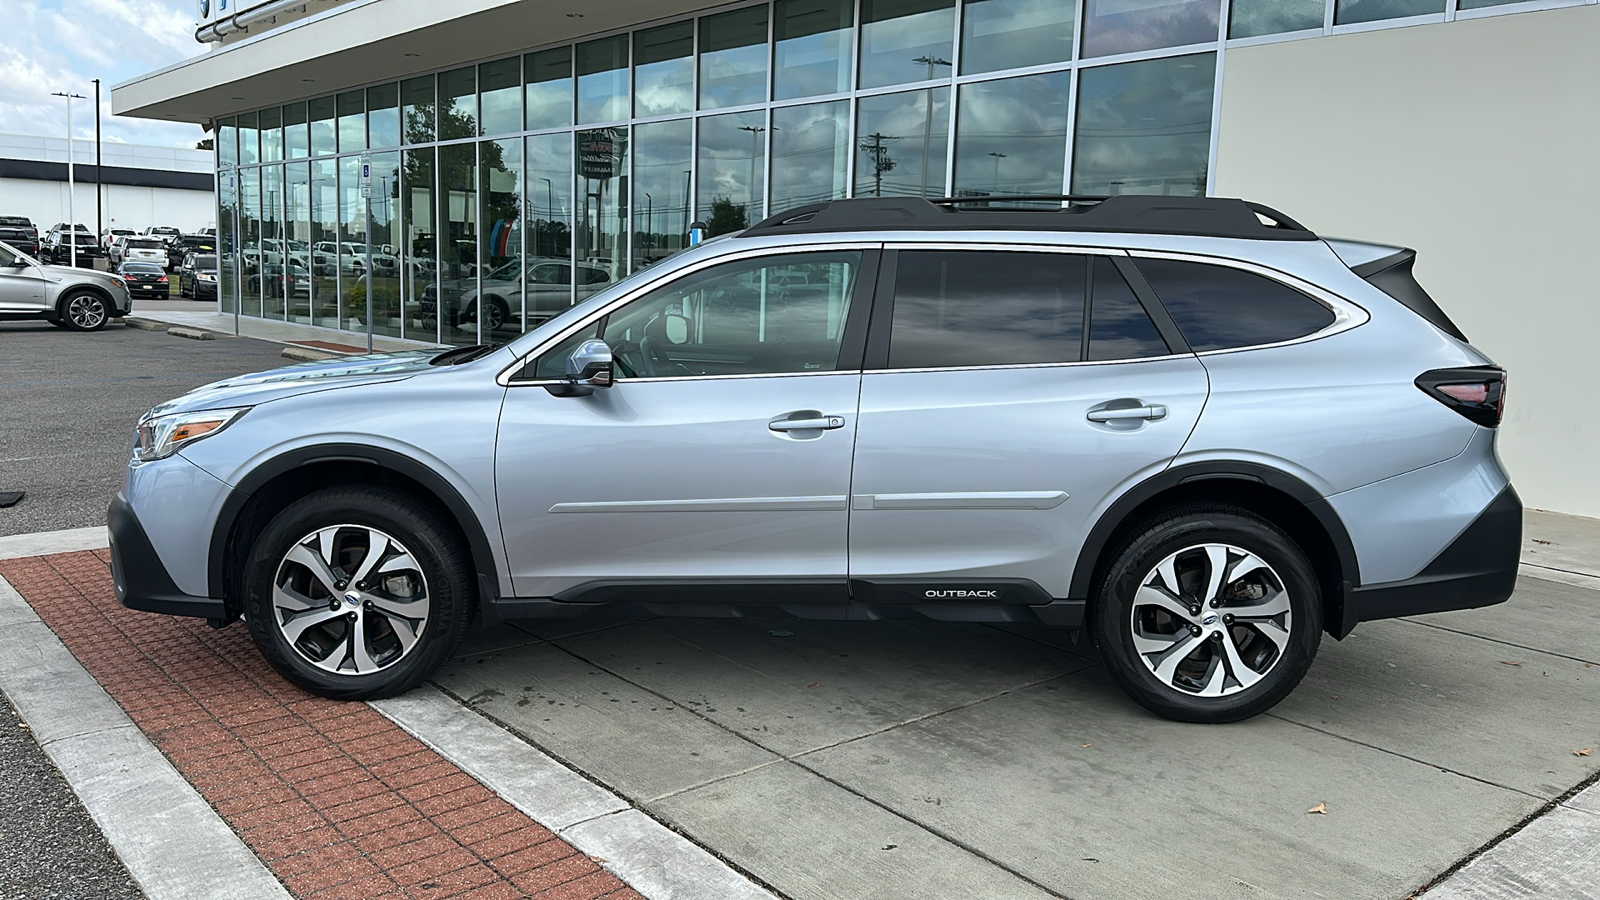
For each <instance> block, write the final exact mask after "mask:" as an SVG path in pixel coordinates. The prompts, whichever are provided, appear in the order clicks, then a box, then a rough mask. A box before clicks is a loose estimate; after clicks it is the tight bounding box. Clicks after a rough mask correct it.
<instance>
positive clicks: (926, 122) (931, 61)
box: [912, 54, 951, 197]
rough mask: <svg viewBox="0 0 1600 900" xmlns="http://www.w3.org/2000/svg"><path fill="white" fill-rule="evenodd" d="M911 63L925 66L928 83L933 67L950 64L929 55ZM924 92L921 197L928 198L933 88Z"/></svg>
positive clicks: (946, 60)
mask: <svg viewBox="0 0 1600 900" xmlns="http://www.w3.org/2000/svg"><path fill="white" fill-rule="evenodd" d="M912 62H914V63H923V64H925V65H927V67H928V80H929V81H932V80H933V67H934V66H948V65H950V64H951V63H950V60H948V59H941V58H939V57H937V56H933V55H931V54H930V55H927V56H919V57H917V58H916V59H913V60H912ZM925 91H926V94H927V103H926V106H927V114H926V115H924V116H923V121H922V196H924V197H926V196H928V148H929V146H930V144H931V143H932V141H933V88H926V89H925Z"/></svg>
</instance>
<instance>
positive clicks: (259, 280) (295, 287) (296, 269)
mask: <svg viewBox="0 0 1600 900" xmlns="http://www.w3.org/2000/svg"><path fill="white" fill-rule="evenodd" d="M244 289H245V293H248V294H262V293H266V294H271V295H272V296H277V297H281V296H290V297H309V296H310V295H311V273H310V272H309V271H307V270H306V268H305V267H304V266H299V265H296V264H294V263H290V264H289V265H287V266H282V265H279V264H277V263H268V264H266V265H264V266H262V267H261V269H260V270H259V271H257V272H256V273H255V274H254V275H251V276H249V277H248V278H246V279H245V281H244Z"/></svg>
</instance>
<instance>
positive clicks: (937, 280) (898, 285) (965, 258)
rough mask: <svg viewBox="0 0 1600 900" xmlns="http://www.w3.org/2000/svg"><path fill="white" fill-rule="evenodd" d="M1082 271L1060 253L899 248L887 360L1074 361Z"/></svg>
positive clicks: (911, 364) (935, 363) (917, 363)
mask: <svg viewBox="0 0 1600 900" xmlns="http://www.w3.org/2000/svg"><path fill="white" fill-rule="evenodd" d="M1087 275H1088V269H1087V265H1086V261H1085V259H1084V258H1083V257H1081V256H1073V255H1070V254H1065V253H1007V252H984V251H971V250H907V251H902V252H901V253H900V256H899V263H898V265H897V269H896V275H895V288H894V323H893V325H892V326H891V327H890V329H889V367H890V368H894V369H923V368H940V367H947V366H1003V365H1018V364H1024V363H1061V362H1077V361H1078V360H1079V358H1080V357H1081V355H1082V353H1083V290H1084V283H1085V281H1086V280H1087Z"/></svg>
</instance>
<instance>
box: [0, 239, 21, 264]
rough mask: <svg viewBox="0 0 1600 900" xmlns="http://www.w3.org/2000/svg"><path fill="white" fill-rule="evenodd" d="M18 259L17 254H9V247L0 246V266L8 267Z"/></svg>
mask: <svg viewBox="0 0 1600 900" xmlns="http://www.w3.org/2000/svg"><path fill="white" fill-rule="evenodd" d="M20 258H21V257H19V256H18V255H17V254H15V253H12V252H11V248H10V247H7V246H5V245H4V244H0V266H9V265H11V264H12V263H14V262H16V261H17V260H18V259H20Z"/></svg>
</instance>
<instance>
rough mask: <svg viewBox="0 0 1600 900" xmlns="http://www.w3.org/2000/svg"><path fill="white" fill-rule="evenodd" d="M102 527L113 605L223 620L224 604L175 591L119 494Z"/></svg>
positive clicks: (130, 508) (141, 527) (168, 575)
mask: <svg viewBox="0 0 1600 900" xmlns="http://www.w3.org/2000/svg"><path fill="white" fill-rule="evenodd" d="M106 525H107V528H108V530H109V531H110V532H111V580H112V584H113V587H114V589H115V590H116V594H117V602H119V603H121V604H122V605H123V606H126V607H128V608H129V609H138V610H143V611H145V612H154V613H165V614H166V615H169V616H196V617H199V618H202V619H219V620H220V619H225V618H227V604H226V603H224V602H223V601H222V600H218V599H214V598H211V597H195V596H193V595H191V594H185V593H184V592H182V591H180V590H178V586H177V585H176V584H174V583H173V581H172V575H171V574H170V573H168V572H167V567H166V566H165V565H163V564H162V562H161V557H160V556H157V555H156V550H155V547H153V546H151V544H150V537H149V536H148V535H146V534H145V531H144V526H143V525H141V524H139V517H138V516H137V515H135V514H134V512H133V507H131V506H129V505H128V499H127V498H126V497H124V496H123V495H122V494H120V493H119V494H117V499H115V500H113V501H111V508H110V509H108V510H106Z"/></svg>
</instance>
